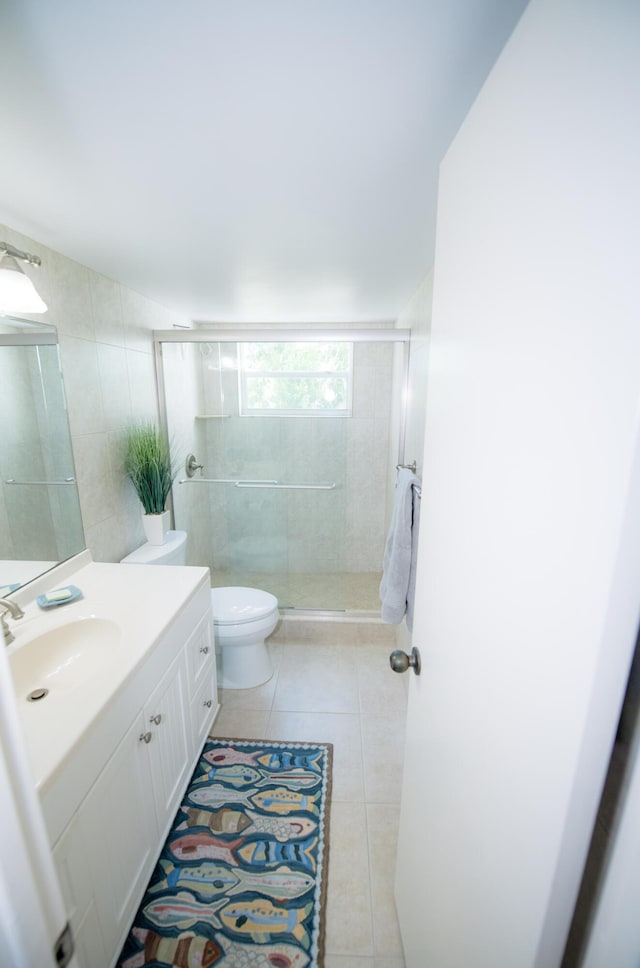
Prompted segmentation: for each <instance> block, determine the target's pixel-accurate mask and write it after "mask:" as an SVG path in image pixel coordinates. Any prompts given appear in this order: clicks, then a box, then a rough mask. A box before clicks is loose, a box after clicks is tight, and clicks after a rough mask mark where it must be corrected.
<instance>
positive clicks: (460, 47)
mask: <svg viewBox="0 0 640 968" xmlns="http://www.w3.org/2000/svg"><path fill="white" fill-rule="evenodd" d="M525 5H526V0H226V2H222V0H188V2H187V3H184V4H181V3H176V2H175V0H172V2H168V0H53V2H52V0H0V18H1V19H0V79H1V82H2V91H3V97H2V106H1V108H0V121H1V125H2V129H1V130H2V150H1V151H0V221H2V222H4V223H6V224H8V225H9V226H11V227H12V228H14V229H16V230H18V231H20V232H23V233H25V234H27V235H29V236H31V237H33V238H36V239H37V240H38V241H40V242H42V243H44V244H46V245H48V246H51V247H52V248H54V249H57V250H58V251H60V252H62V253H64V254H65V255H67V256H70V257H71V258H74V259H76V260H78V261H79V262H81V263H83V264H84V265H87V266H90V267H91V268H92V269H95V270H97V271H98V272H101V273H104V274H105V275H108V276H111V277H112V278H115V279H118V280H119V281H121V282H123V283H125V284H126V285H128V286H130V287H131V288H133V289H136V290H138V291H139V292H141V293H144V294H145V295H147V296H150V297H151V298H154V299H156V300H158V301H159V302H161V303H163V304H164V305H166V306H168V307H169V308H171V309H173V310H175V311H176V312H180V313H181V314H184V315H186V316H188V317H189V318H191V319H196V320H215V321H224V322H240V321H246V322H262V321H277V322H301V323H304V322H309V321H326V322H374V321H378V320H392V319H395V318H396V317H397V315H398V313H399V312H400V311H401V310H402V309H403V308H404V306H405V305H406V303H407V301H408V299H409V298H410V297H411V295H412V293H413V292H414V290H415V288H416V287H417V285H418V284H419V282H420V280H421V278H422V276H423V274H424V273H425V272H426V270H427V269H428V268H429V267H430V265H431V264H432V262H433V251H434V236H435V215H436V188H437V175H438V164H439V162H440V160H441V158H442V156H443V154H444V152H445V150H446V148H447V146H448V144H449V143H450V141H451V139H452V137H453V136H454V134H455V132H456V130H457V129H458V127H459V126H460V123H461V121H462V120H463V118H464V116H465V114H466V112H467V110H468V109H469V107H470V105H471V103H472V101H473V99H474V97H475V95H476V94H477V92H478V90H479V88H480V86H481V85H482V82H483V81H484V79H485V77H486V76H487V74H488V72H489V70H490V68H491V66H492V64H493V63H494V61H495V59H496V56H497V55H498V53H499V52H500V50H501V48H502V47H503V45H504V43H505V41H506V40H507V38H508V36H509V34H510V33H511V31H512V29H513V27H514V26H515V23H516V22H517V20H518V18H519V16H520V14H521V12H522V10H523V8H524V7H525Z"/></svg>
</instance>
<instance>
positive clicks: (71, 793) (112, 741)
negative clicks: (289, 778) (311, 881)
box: [41, 585, 218, 968]
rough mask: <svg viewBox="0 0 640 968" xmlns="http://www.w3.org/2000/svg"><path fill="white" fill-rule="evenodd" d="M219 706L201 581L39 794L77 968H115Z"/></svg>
mask: <svg viewBox="0 0 640 968" xmlns="http://www.w3.org/2000/svg"><path fill="white" fill-rule="evenodd" d="M217 709H218V703H217V689H216V667H215V655H214V648H213V641H212V618H211V596H210V589H209V587H208V585H203V586H202V588H201V589H198V592H197V593H196V595H195V596H194V597H193V598H192V600H191V601H190V602H189V603H188V605H187V606H186V608H185V609H184V610H183V611H182V612H181V613H180V615H179V616H178V617H177V618H176V620H175V621H174V622H173V623H172V624H171V626H170V627H169V628H168V629H167V631H166V633H165V634H164V635H163V636H162V638H161V640H160V641H159V642H158V643H157V644H156V645H155V646H154V647H153V648H152V649H150V650H149V653H148V655H147V657H146V658H145V660H144V661H143V662H142V663H141V665H140V667H139V668H138V669H137V670H136V671H135V673H134V674H133V675H132V677H131V679H130V681H128V682H127V683H125V684H124V686H123V687H122V689H121V690H120V692H119V694H118V695H116V696H114V697H113V701H112V702H111V703H110V704H109V708H108V709H105V710H104V713H103V715H101V716H100V717H99V719H98V721H96V723H95V725H94V728H93V729H92V730H91V732H90V734H89V735H88V736H86V737H85V738H84V740H83V744H82V748H81V749H79V750H78V751H77V753H76V754H75V756H74V754H73V753H72V755H71V757H70V758H69V763H68V764H66V765H65V764H63V766H62V768H61V770H60V775H59V776H58V777H57V778H56V782H55V783H54V784H53V785H52V786H51V787H50V788H49V789H48V790H47V791H45V793H44V794H43V795H42V797H41V799H42V805H43V810H44V814H45V821H46V822H47V826H48V828H49V834H50V838H51V842H52V845H53V855H54V859H55V863H56V866H57V869H58V873H59V876H60V881H61V886H62V891H63V896H64V898H65V902H66V905H67V914H68V915H69V918H70V921H71V925H72V929H73V932H74V936H75V939H76V946H77V950H78V961H79V965H80V968H105V966H109V965H112V964H114V962H115V960H116V958H117V956H118V954H119V952H120V948H121V946H122V944H123V942H124V940H125V938H126V934H127V931H128V930H129V927H130V925H131V921H132V919H133V916H134V914H135V912H136V909H137V906H138V904H139V903H140V900H141V898H142V895H143V893H144V890H145V887H146V885H147V883H148V880H149V878H150V875H151V873H152V871H153V868H154V865H155V862H156V860H157V857H158V854H159V853H160V850H161V848H162V845H163V843H164V840H165V837H166V835H167V833H168V831H169V829H170V827H171V824H172V821H173V818H174V816H175V813H176V811H177V809H178V807H179V804H180V801H181V799H182V796H183V794H184V791H185V789H186V786H187V784H188V781H189V779H190V777H191V774H192V772H193V769H194V768H195V765H196V762H197V759H198V757H199V755H200V752H201V750H202V745H203V743H204V740H205V738H206V736H207V734H208V732H209V729H210V727H211V724H212V722H213V719H214V717H215V715H216V713H217Z"/></svg>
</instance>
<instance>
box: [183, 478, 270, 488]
mask: <svg viewBox="0 0 640 968" xmlns="http://www.w3.org/2000/svg"><path fill="white" fill-rule="evenodd" d="M240 483H241V481H240V480H238V478H237V477H185V478H182V480H180V481H178V484H235V485H236V486H238V485H240ZM277 483H278V482H277V481H244V482H242V486H243V487H246V486H249V487H253V486H256V487H263V486H264V487H266V486H267V485H269V484H277Z"/></svg>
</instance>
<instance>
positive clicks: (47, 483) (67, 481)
mask: <svg viewBox="0 0 640 968" xmlns="http://www.w3.org/2000/svg"><path fill="white" fill-rule="evenodd" d="M75 483H76V479H75V477H65V479H64V480H63V481H16V479H15V478H13V477H10V478H9V479H8V480H7V481H5V484H37V485H38V486H43V487H60V486H62V485H65V484H75Z"/></svg>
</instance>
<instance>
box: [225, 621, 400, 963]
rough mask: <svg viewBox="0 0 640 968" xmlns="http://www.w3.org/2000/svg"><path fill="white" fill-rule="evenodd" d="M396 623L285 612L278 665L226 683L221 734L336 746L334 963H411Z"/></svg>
mask: <svg viewBox="0 0 640 968" xmlns="http://www.w3.org/2000/svg"><path fill="white" fill-rule="evenodd" d="M394 645H395V629H394V628H392V627H390V626H385V625H382V624H376V623H374V622H351V623H350V622H335V621H334V622H330V621H318V622H309V621H295V620H293V619H289V620H287V619H285V620H284V621H283V622H281V624H280V626H279V628H278V629H276V632H275V633H274V635H273V636H272V637H271V639H270V640H269V648H270V651H271V654H272V656H273V661H274V668H275V672H274V675H273V678H272V679H271V680H270V681H269V682H268V683H265V685H263V686H258V687H257V688H256V689H243V690H224V689H223V690H221V691H220V702H221V707H222V708H221V710H220V713H219V715H218V718H217V720H216V723H215V725H214V729H213V735H214V736H227V737H235V738H244V739H252V738H258V739H272V740H309V741H314V740H317V741H325V742H331V743H333V754H334V759H333V790H332V798H331V817H330V823H331V829H330V851H329V880H328V897H327V926H326V941H325V952H326V955H325V968H404V958H403V954H402V945H401V942H400V935H399V932H398V926H397V921H396V914H395V905H394V900H393V874H394V864H395V851H396V834H397V825H398V814H399V802H400V784H401V778H402V759H403V752H404V726H405V717H406V702H407V688H408V682H407V680H406V677H405V676H398V675H396V674H394V673H393V672H391V670H390V668H389V661H388V656H389V652H390V650H391V649H392V648H394Z"/></svg>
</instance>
